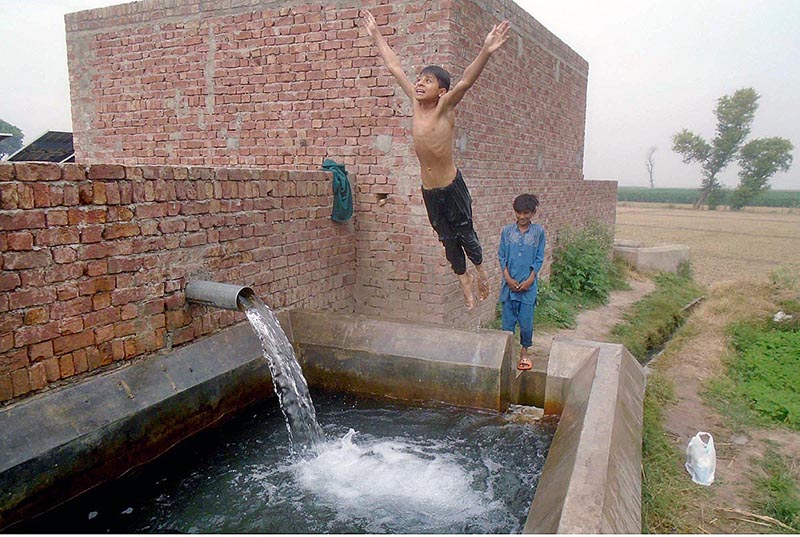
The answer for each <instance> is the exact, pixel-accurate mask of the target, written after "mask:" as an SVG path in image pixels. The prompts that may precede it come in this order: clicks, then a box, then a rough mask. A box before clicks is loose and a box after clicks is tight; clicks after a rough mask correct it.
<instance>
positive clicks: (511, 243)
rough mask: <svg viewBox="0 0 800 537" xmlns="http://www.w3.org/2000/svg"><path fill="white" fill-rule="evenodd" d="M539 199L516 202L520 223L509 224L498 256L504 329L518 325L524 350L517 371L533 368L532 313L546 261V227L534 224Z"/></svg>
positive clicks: (519, 198)
mask: <svg viewBox="0 0 800 537" xmlns="http://www.w3.org/2000/svg"><path fill="white" fill-rule="evenodd" d="M538 207H539V198H537V197H536V196H534V195H532V194H520V195H519V196H517V197H516V198H515V199H514V214H515V215H516V217H517V221H516V223H514V224H508V225H507V226H505V227H504V228H503V231H502V232H501V233H500V246H499V247H498V249H497V257H498V258H499V259H500V271H501V272H502V273H503V285H502V288H501V290H500V302H502V304H503V330H508V331H509V332H513V331H514V327H515V326H516V325H517V324H518V323H519V341H520V345H521V346H522V349H521V350H520V354H519V363H517V368H518V369H522V370H526V369H530V368H531V367H532V363H531V359H530V348H531V346H532V345H533V310H534V307H535V306H536V293H537V291H538V288H539V282H538V275H539V271H540V270H541V268H542V263H543V262H544V246H545V237H544V228H543V227H542V226H540V225H539V224H533V223H531V219H532V218H533V215H535V214H536V209H537V208H538Z"/></svg>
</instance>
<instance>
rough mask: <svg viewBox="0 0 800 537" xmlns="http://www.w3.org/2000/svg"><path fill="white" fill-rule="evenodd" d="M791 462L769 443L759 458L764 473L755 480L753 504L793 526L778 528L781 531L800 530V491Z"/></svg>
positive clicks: (765, 512)
mask: <svg viewBox="0 0 800 537" xmlns="http://www.w3.org/2000/svg"><path fill="white" fill-rule="evenodd" d="M791 463H792V461H791V460H789V459H788V458H787V457H785V456H783V455H782V454H781V453H780V452H779V451H778V450H777V449H775V447H773V446H770V447H768V448H767V451H766V453H765V454H764V458H763V459H761V460H759V461H757V464H758V466H759V467H760V468H761V470H762V471H763V472H764V476H759V477H756V478H755V479H754V481H753V484H754V485H755V497H754V498H753V507H754V508H755V509H757V510H758V511H759V512H760V513H762V514H764V515H767V516H770V517H772V518H775V519H777V520H780V521H781V522H783V523H784V524H786V525H787V526H791V527H792V528H793V529H794V531H790V530H787V529H786V528H778V530H779V531H781V532H782V533H800V490H798V487H797V483H796V481H795V479H794V476H793V475H792V473H793V472H792V469H793V468H792V466H791Z"/></svg>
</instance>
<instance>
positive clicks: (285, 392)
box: [239, 295, 323, 451]
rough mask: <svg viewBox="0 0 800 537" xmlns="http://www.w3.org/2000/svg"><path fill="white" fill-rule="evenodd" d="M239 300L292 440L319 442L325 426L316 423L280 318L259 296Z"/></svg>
mask: <svg viewBox="0 0 800 537" xmlns="http://www.w3.org/2000/svg"><path fill="white" fill-rule="evenodd" d="M239 301H240V303H241V305H242V306H244V308H245V315H247V319H248V320H249V321H250V325H251V326H252V327H253V331H254V332H255V333H256V335H257V336H258V339H259V340H260V341H261V348H262V349H263V350H264V357H265V358H266V359H267V363H268V364H269V370H270V373H271V374H272V384H273V386H274V387H275V393H276V394H277V395H278V403H279V404H280V407H281V411H282V412H283V415H284V417H285V418H286V428H287V430H288V431H289V440H290V441H291V443H292V445H293V446H294V447H299V448H300V449H301V451H302V450H306V449H307V448H309V447H312V446H314V445H316V444H318V443H319V442H320V441H321V440H322V438H323V434H322V429H320V427H319V424H318V423H317V415H316V412H315V411H314V403H313V402H312V401H311V395H309V393H308V383H307V382H306V378H305V377H304V376H303V370H302V369H301V368H300V364H298V363H297V358H295V355H294V349H293V348H292V344H291V343H289V339H288V338H287V337H286V334H285V333H284V331H283V329H282V328H281V325H280V323H279V322H278V318H277V317H275V314H273V313H272V310H270V309H269V307H267V305H266V304H264V303H263V302H262V301H261V300H260V299H259V298H258V297H257V296H254V295H253V296H242V297H239Z"/></svg>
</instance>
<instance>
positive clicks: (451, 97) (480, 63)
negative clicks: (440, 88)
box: [442, 21, 510, 107]
mask: <svg viewBox="0 0 800 537" xmlns="http://www.w3.org/2000/svg"><path fill="white" fill-rule="evenodd" d="M509 26H510V24H509V22H508V21H503V22H501V23H500V24H495V25H494V26H493V27H492V31H491V32H489V34H488V35H487V36H486V39H484V41H483V46H482V47H481V51H480V52H479V53H478V56H477V57H476V58H475V59H474V60H472V63H471V64H469V66H467V68H466V69H465V70H464V74H463V75H461V80H459V81H458V83H457V84H456V85H455V86H453V89H451V90H450V91H448V92H447V93H445V95H444V97H442V99H444V104H445V105H446V106H450V107H454V106H455V105H457V104H458V103H460V102H461V99H463V98H464V95H465V94H466V93H467V90H468V89H469V88H471V87H472V85H473V84H475V81H476V80H478V77H479V76H480V74H481V73H482V72H483V68H484V67H486V62H488V61H489V57H490V56H491V55H492V53H493V52H494V51H495V50H497V49H499V48H500V47H501V46H502V45H503V43H505V42H506V40H507V39H508V28H509Z"/></svg>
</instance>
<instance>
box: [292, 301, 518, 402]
mask: <svg viewBox="0 0 800 537" xmlns="http://www.w3.org/2000/svg"><path fill="white" fill-rule="evenodd" d="M290 323H291V328H290V331H291V334H292V338H293V339H292V344H293V345H294V347H295V350H296V352H297V355H298V360H299V361H300V363H301V365H302V367H303V373H304V375H305V376H306V379H307V380H308V383H309V385H312V386H319V387H324V388H330V389H336V390H344V391H348V392H352V393H367V394H377V395H387V396H390V397H396V398H399V399H405V400H411V401H414V400H419V401H441V402H444V403H448V404H452V405H456V406H464V407H469V408H485V409H493V410H498V411H503V410H505V409H506V408H508V404H509V397H508V394H509V381H510V376H511V369H510V367H509V366H510V364H511V362H512V357H511V354H512V352H513V348H512V344H511V334H510V333H508V332H501V331H497V330H460V329H454V328H447V327H437V326H430V325H425V326H423V325H419V324H413V323H409V322H404V321H389V320H383V319H376V318H373V317H367V316H362V315H346V314H337V315H330V314H326V313H320V312H314V311H309V310H292V311H291V316H290Z"/></svg>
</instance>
